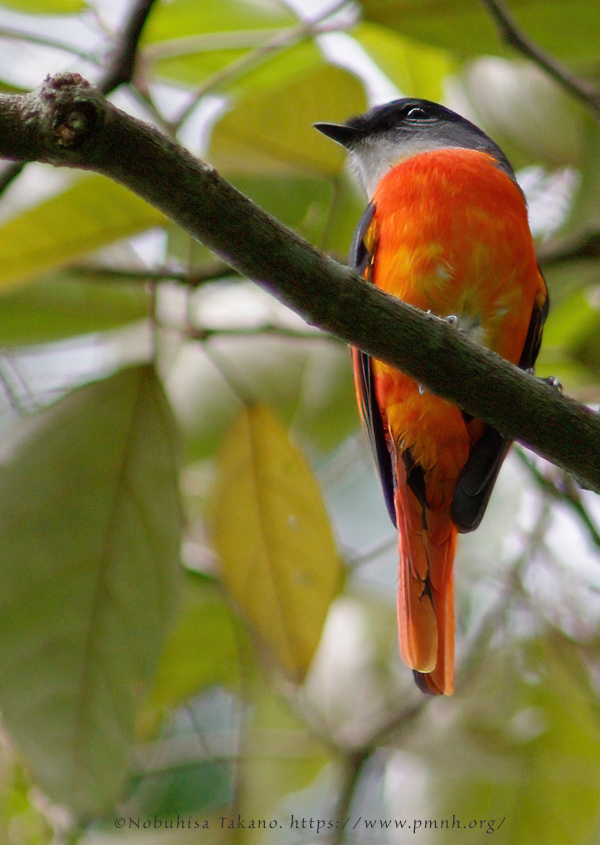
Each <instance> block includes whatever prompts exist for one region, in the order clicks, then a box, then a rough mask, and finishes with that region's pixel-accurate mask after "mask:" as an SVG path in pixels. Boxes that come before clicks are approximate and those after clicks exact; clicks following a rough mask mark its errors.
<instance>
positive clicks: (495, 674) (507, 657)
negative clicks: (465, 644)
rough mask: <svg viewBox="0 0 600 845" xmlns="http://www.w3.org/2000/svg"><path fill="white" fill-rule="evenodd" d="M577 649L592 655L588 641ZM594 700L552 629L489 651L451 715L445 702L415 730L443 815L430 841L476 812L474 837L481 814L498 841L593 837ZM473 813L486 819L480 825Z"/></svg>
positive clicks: (557, 842)
mask: <svg viewBox="0 0 600 845" xmlns="http://www.w3.org/2000/svg"><path fill="white" fill-rule="evenodd" d="M585 648H586V651H588V652H589V655H590V656H591V655H592V648H593V647H592V646H590V647H589V648H588V646H586V647H585ZM517 667H518V669H519V670H520V671H515V670H516V668H517ZM596 702H597V692H596V691H595V690H594V688H593V686H592V685H591V684H590V680H589V677H588V676H587V670H586V669H585V668H584V666H583V664H582V663H581V661H580V660H579V658H578V654H577V648H576V645H575V643H573V642H572V641H567V640H566V639H561V638H560V637H558V636H551V637H547V638H540V639H538V640H534V641H531V642H529V643H525V644H524V646H521V647H518V646H517V647H513V648H512V649H510V650H508V649H507V650H504V651H502V650H497V651H495V652H493V653H491V654H489V655H488V656H487V657H486V662H485V665H483V664H482V667H481V671H480V672H479V674H478V677H477V678H476V679H475V683H474V684H472V685H471V686H470V688H469V685H467V686H466V687H465V686H464V685H463V690H462V701H461V702H460V706H459V707H458V708H456V709H454V712H453V713H452V709H453V708H450V709H448V708H447V707H446V710H447V714H446V715H447V717H448V718H447V719H440V720H438V722H437V724H438V726H439V727H438V728H437V729H433V730H431V723H430V725H429V731H428V736H427V737H424V736H421V740H422V743H423V744H422V745H421V749H420V751H421V753H423V754H424V756H425V755H426V759H427V760H428V762H429V763H430V764H431V769H432V777H433V778H434V783H433V786H432V795H433V796H434V801H435V810H434V814H435V815H436V816H437V817H438V818H447V819H450V825H449V827H448V829H445V830H443V829H442V830H438V831H436V841H438V839H439V841H440V842H455V841H456V834H457V829H456V825H455V827H454V829H452V819H453V818H454V819H456V820H457V822H458V823H459V824H460V827H461V828H462V829H468V828H469V824H470V823H471V824H472V821H473V819H477V826H478V830H479V833H478V834H475V833H473V835H474V840H473V841H477V842H483V841H487V839H488V834H487V822H488V821H489V822H492V828H493V829H495V830H496V831H497V832H498V833H499V834H502V839H501V841H503V842H544V843H548V845H564V843H573V844H574V845H575V843H592V842H595V841H596V837H597V831H598V824H599V822H600V803H599V801H598V795H599V794H600V719H599V717H598V708H597V703H596ZM440 704H441V705H443V703H442V702H441V703H440ZM441 709H442V708H441ZM409 743H410V745H411V746H412V740H409ZM479 819H485V820H486V824H485V825H484V826H483V827H482V828H479ZM503 819H504V822H503V823H502V827H500V823H501V822H502V820H503ZM472 827H474V825H472ZM490 832H491V831H490ZM470 834H471V830H469V835H470ZM465 838H466V836H465Z"/></svg>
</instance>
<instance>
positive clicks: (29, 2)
mask: <svg viewBox="0 0 600 845" xmlns="http://www.w3.org/2000/svg"><path fill="white" fill-rule="evenodd" d="M87 5H88V4H87V3H86V2H84V0H2V2H0V6H6V7H7V8H9V9H15V10H16V11H18V12H27V13H29V14H34V15H71V14H73V13H74V12H82V11H83V10H84V9H86V8H87Z"/></svg>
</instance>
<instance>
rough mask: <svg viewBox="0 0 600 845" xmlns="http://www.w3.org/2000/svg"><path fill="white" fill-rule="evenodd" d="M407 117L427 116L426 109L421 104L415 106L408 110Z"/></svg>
mask: <svg viewBox="0 0 600 845" xmlns="http://www.w3.org/2000/svg"><path fill="white" fill-rule="evenodd" d="M406 116H407V117H413V118H419V117H427V114H426V112H425V109H422V108H419V106H413V108H412V109H409V110H408V111H407V112H406Z"/></svg>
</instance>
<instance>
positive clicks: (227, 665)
mask: <svg viewBox="0 0 600 845" xmlns="http://www.w3.org/2000/svg"><path fill="white" fill-rule="evenodd" d="M246 650H247V646H246V639H245V636H244V632H243V630H242V628H241V626H240V624H239V622H238V621H237V620H236V618H235V616H234V614H233V612H232V610H231V607H230V606H229V605H228V604H227V603H226V601H225V599H224V597H223V595H222V591H220V590H219V588H218V586H217V584H216V583H215V581H214V579H212V578H209V577H207V576H205V575H199V574H196V573H191V572H190V573H188V575H187V580H186V585H185V592H184V596H183V602H182V607H181V611H180V613H179V616H178V619H177V624H176V625H175V626H174V628H173V630H172V631H171V632H170V634H169V637H168V638H167V641H166V643H165V647H164V649H163V652H162V655H161V659H160V662H159V665H158V669H157V672H156V676H155V679H154V683H153V685H152V690H151V692H150V695H149V696H148V702H147V708H146V714H145V725H144V726H143V727H144V728H145V729H146V730H148V729H150V728H152V727H153V726H154V724H155V723H156V720H157V718H160V717H161V716H164V715H165V714H167V713H168V712H169V711H170V710H172V709H173V708H174V707H175V706H177V705H178V704H181V703H183V702H184V701H186V700H187V699H188V698H190V697H191V696H193V695H197V694H198V693H200V692H202V691H203V690H204V689H205V688H206V687H208V686H212V685H216V684H220V685H221V684H222V685H227V686H235V685H236V684H237V683H238V681H239V679H240V674H241V668H240V666H241V661H242V658H243V657H244V656H245V655H246Z"/></svg>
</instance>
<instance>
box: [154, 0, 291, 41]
mask: <svg viewBox="0 0 600 845" xmlns="http://www.w3.org/2000/svg"><path fill="white" fill-rule="evenodd" d="M295 20H297V19H296V17H295V15H293V14H292V12H291V11H290V10H289V9H288V8H287V7H286V6H285V4H284V3H280V2H278V0H260V2H252V0H219V2H218V3H198V0H173V2H171V3H161V4H159V5H158V6H157V8H156V9H155V10H153V12H152V15H151V16H150V20H149V21H148V25H147V26H146V27H145V29H144V43H145V44H152V43H155V42H160V41H164V40H167V39H172V38H182V37H185V36H189V35H196V34H198V33H203V32H206V33H222V32H227V31H231V30H233V31H235V30H245V29H265V28H267V29H269V28H273V27H281V26H287V25H289V24H291V23H293V22H294V21H295Z"/></svg>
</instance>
